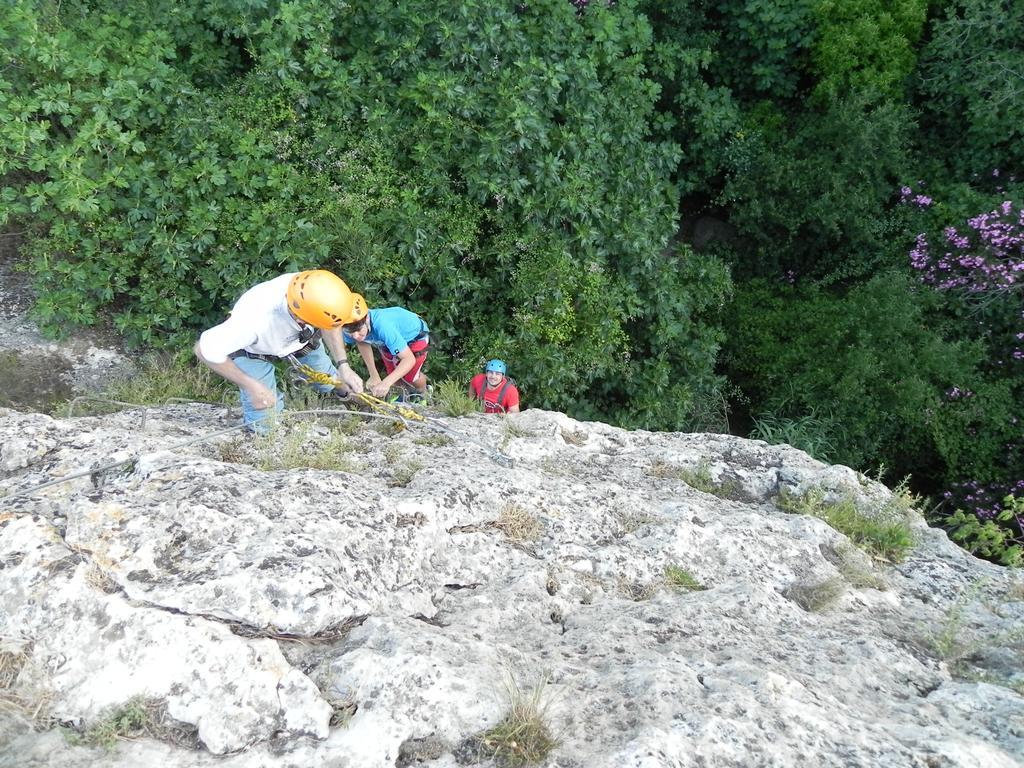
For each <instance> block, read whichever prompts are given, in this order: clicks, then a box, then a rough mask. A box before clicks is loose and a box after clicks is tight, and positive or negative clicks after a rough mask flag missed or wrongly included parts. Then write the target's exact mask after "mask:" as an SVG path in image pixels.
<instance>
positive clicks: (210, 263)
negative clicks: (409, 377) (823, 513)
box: [0, 0, 1024, 562]
mask: <svg viewBox="0 0 1024 768" xmlns="http://www.w3.org/2000/svg"><path fill="white" fill-rule="evenodd" d="M1012 6H1013V3H1011V2H1010V1H1009V0H997V1H996V2H982V0H933V1H932V2H929V1H928V0H844V1H843V2H838V0H657V1H655V0H614V1H612V0H600V1H599V2H593V1H592V2H586V1H585V0H525V2H521V1H514V0H510V1H508V2H493V1H492V2H484V1H483V0H465V2H460V3H458V4H455V5H452V4H447V5H446V4H439V3H431V2H427V1H426V0H407V1H406V2H402V3H372V2H368V1H367V0H316V1H314V0H259V1H257V0H202V2H200V1H199V0H133V1H132V2H120V1H115V2H111V0H104V2H99V0H61V2H57V1H56V0H12V1H11V2H8V3H5V4H3V5H2V6H0V44H2V45H3V51H4V54H3V56H4V66H3V67H2V68H0V228H3V230H4V231H7V232H15V231H17V232H22V233H24V235H25V238H24V239H25V243H26V245H25V249H24V255H25V262H26V264H27V265H28V268H29V269H31V270H32V272H33V276H34V278H35V281H36V288H37V292H38V304H37V308H36V314H37V317H38V319H39V320H40V321H42V322H43V323H44V324H45V325H46V326H48V327H49V328H50V329H52V330H54V331H67V330H69V329H72V328H74V327H75V326H77V325H82V324H92V323H96V322H100V321H104V320H109V321H111V322H113V323H114V324H115V325H116V327H117V328H119V329H120V330H121V331H122V332H123V333H124V334H125V335H126V337H127V338H128V339H129V340H130V341H131V342H132V343H135V344H139V345H144V346H162V345H180V344H183V343H185V342H186V341H187V340H188V339H191V338H193V337H194V335H195V333H196V332H197V331H198V330H199V329H201V328H203V327H204V326H207V325H209V324H210V323H213V322H215V321H216V320H217V319H218V318H219V317H221V316H223V313H224V312H225V311H226V310H227V309H228V308H229V307H230V305H231V303H232V302H233V300H234V298H235V297H236V296H237V295H238V294H239V293H240V292H241V291H242V290H244V289H245V288H246V287H248V286H249V285H251V284H252V283H253V282H255V281H257V280H260V279H264V278H266V277H269V276H272V275H274V274H277V273H280V272H281V271H285V270H293V269H297V268H302V267H311V266H323V267H327V268H331V269H335V270H336V271H337V272H338V273H339V274H341V275H342V276H343V277H345V279H346V280H348V281H349V282H350V283H351V284H352V285H353V286H354V287H356V288H358V289H359V290H361V291H362V292H364V293H365V294H366V295H367V296H368V297H369V299H370V300H371V302H373V303H374V304H376V305H385V304H391V303H401V304H403V305H406V306H409V307H410V308H412V309H414V310H416V311H418V312H420V313H421V314H422V315H423V316H424V317H426V318H427V320H428V321H429V323H430V325H431V329H432V337H433V339H434V345H435V350H436V353H435V354H434V355H433V356H432V358H431V367H432V371H433V374H434V375H435V376H439V377H444V376H451V377H456V378H462V379H464V378H466V377H467V376H468V375H469V374H470V373H471V372H472V371H474V370H476V369H477V367H478V365H479V363H480V362H481V361H482V360H483V359H485V358H487V357H491V356H494V355H499V356H502V357H505V358H507V359H509V360H510V361H511V362H512V363H513V370H514V375H515V376H516V378H517V380H518V381H519V383H520V385H521V388H522V390H523V394H524V397H525V400H526V402H527V403H528V404H529V405H534V406H543V407H550V408H557V409H561V410H565V411H567V412H569V413H571V414H573V415H575V416H578V417H585V418H602V419H606V420H609V421H613V422H616V423H620V424H624V425H630V426H642V427H647V428H655V429H722V428H726V422H725V420H724V418H723V417H724V416H725V415H726V411H727V410H728V411H731V418H730V422H729V424H730V425H731V427H732V429H733V430H736V431H740V432H742V433H745V434H751V433H752V434H755V435H758V436H761V437H764V438H766V439H773V440H786V441H787V442H791V443H793V444H795V445H799V446H800V447H803V448H805V449H807V450H809V451H810V452H812V453H814V454H815V455H818V456H819V457H821V458H825V459H828V460H832V461H842V462H846V463H849V464H851V465H853V466H855V467H858V468H860V469H864V470H868V469H873V468H874V469H877V468H878V467H879V466H880V465H883V464H884V465H885V466H886V467H888V468H889V471H890V472H891V473H892V477H893V479H894V480H895V479H899V478H900V477H902V476H903V475H904V474H907V473H910V474H911V475H912V477H913V481H912V482H914V483H915V484H916V489H917V490H918V491H920V492H925V493H928V494H930V495H932V497H933V498H935V499H936V500H942V505H940V506H939V508H938V511H937V512H936V516H937V519H938V520H939V522H941V523H943V524H945V525H946V526H947V527H949V528H950V529H951V530H952V531H953V532H954V535H956V536H958V537H959V538H960V539H961V540H963V541H964V542H965V544H970V542H974V543H975V545H976V546H975V548H976V549H978V551H979V552H980V553H981V554H983V555H984V556H987V557H991V558H992V559H995V560H1002V561H1003V562H1007V561H1008V560H1007V556H1006V553H1007V552H1011V553H1012V552H1019V549H1013V547H1018V546H1019V545H1021V544H1022V543H1024V542H1022V538H1024V534H1022V531H1021V527H1020V512H1019V509H1020V507H1019V502H1017V501H1016V500H1015V498H1020V497H1021V496H1022V495H1024V456H1022V449H1021V445H1022V444H1024V440H1022V439H1021V437H1022V430H1021V419H1024V407H1022V406H1024V385H1022V384H1021V382H1022V381H1024V376H1022V374H1024V371H1022V365H1024V360H1022V357H1024V335H1022V334H1024V306H1022V303H1024V300H1022V293H1021V287H1020V286H1021V280H1022V279H1024V253H1022V248H1024V245H1022V243H1024V219H1022V218H1021V217H1022V216H1024V214H1022V213H1021V211H1022V207H1024V200H1022V196H1021V190H1022V188H1024V187H1022V184H1021V181H1020V180H1021V179H1022V178H1024V176H1022V174H1024V150H1022V147H1024V141H1022V139H1024V136H1022V133H1021V132H1022V130H1024V128H1022V126H1024V113H1022V111H1021V110H1022V109H1024V106H1022V105H1024V100H1022V99H1020V98H1019V97H1018V94H1019V93H1020V92H1021V89H1022V86H1024V75H1022V74H1021V73H1022V72H1024V50H1022V49H1021V46H1020V42H1019V41H1020V40H1021V39H1022V38H1024V17H1022V16H1021V14H1019V13H1015V12H1014V9H1013V7H1012ZM730 302H731V303H730ZM1013 494H1016V497H1015V496H1013ZM1007 499H1009V501H1007ZM957 509H960V510H962V514H961V515H959V516H958V515H957V514H956V510H957ZM1008 510H1010V511H1009V512H1008ZM971 521H973V524H971ZM993 526H994V528H993ZM979 542H980V543H979Z"/></svg>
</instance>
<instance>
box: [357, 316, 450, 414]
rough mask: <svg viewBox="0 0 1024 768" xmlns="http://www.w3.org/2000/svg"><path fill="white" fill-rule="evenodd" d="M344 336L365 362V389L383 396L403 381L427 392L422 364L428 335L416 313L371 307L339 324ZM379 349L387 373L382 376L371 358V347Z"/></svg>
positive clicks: (424, 359) (428, 342)
mask: <svg viewBox="0 0 1024 768" xmlns="http://www.w3.org/2000/svg"><path fill="white" fill-rule="evenodd" d="M342 330H343V331H344V339H345V342H346V343H348V344H352V343H355V345H356V347H357V348H358V349H359V354H360V355H361V356H362V358H363V362H364V363H366V370H367V372H369V374H370V377H369V378H368V379H367V380H366V388H367V389H368V390H370V394H372V395H374V396H375V397H384V396H386V395H387V393H388V390H389V389H391V387H393V386H394V385H395V384H396V383H398V381H400V380H401V381H405V382H407V383H408V384H409V385H410V386H412V387H413V388H414V389H415V390H416V391H417V392H419V393H420V394H423V393H425V392H426V391H427V376H426V374H425V373H423V363H424V362H426V359H427V348H428V347H429V345H430V335H429V330H430V329H428V328H427V324H426V323H425V322H423V320H421V319H420V317H419V315H417V314H415V313H414V312H410V311H409V310H407V309H404V308H403V307H385V308H384V309H371V310H370V311H369V312H368V313H367V315H366V317H364V318H363V319H362V320H360V321H358V322H354V323H348V324H347V325H344V326H342ZM374 347H377V348H378V349H379V350H380V357H381V360H382V361H383V362H384V368H386V369H387V375H386V376H385V377H384V378H383V379H381V377H380V374H379V373H378V372H377V366H376V365H375V364H374V361H373V348H374Z"/></svg>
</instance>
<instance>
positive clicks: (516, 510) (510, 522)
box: [489, 504, 544, 541]
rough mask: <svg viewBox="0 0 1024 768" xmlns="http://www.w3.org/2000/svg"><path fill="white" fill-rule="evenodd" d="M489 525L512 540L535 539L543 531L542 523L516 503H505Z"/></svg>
mask: <svg viewBox="0 0 1024 768" xmlns="http://www.w3.org/2000/svg"><path fill="white" fill-rule="evenodd" d="M489 525H490V527H491V528H497V529H498V530H499V531H501V532H502V533H503V534H505V536H506V537H507V538H509V539H511V540H512V541H535V540H537V539H539V538H540V537H541V534H543V533H544V524H543V523H542V522H541V521H540V520H538V519H537V517H536V516H534V515H533V514H531V513H530V512H529V511H527V510H526V509H524V508H523V507H521V506H519V505H518V504H506V505H505V506H504V507H502V508H501V512H500V514H499V515H498V519H497V520H494V521H493V522H491V523H489Z"/></svg>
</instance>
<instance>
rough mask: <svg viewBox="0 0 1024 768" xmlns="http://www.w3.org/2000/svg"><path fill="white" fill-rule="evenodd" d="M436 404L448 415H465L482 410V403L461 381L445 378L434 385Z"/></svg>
mask: <svg viewBox="0 0 1024 768" xmlns="http://www.w3.org/2000/svg"><path fill="white" fill-rule="evenodd" d="M433 399H434V405H435V406H436V407H437V408H438V409H440V410H441V412H442V413H444V414H445V415H447V416H465V415H466V414H468V413H477V412H479V411H480V403H479V402H478V401H477V400H476V399H475V398H473V397H471V396H470V394H469V392H467V391H466V387H464V386H463V385H462V384H460V383H459V382H457V381H455V380H453V379H445V380H444V381H439V382H438V383H437V384H435V385H434V396H433Z"/></svg>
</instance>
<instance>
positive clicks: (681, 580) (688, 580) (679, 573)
mask: <svg viewBox="0 0 1024 768" xmlns="http://www.w3.org/2000/svg"><path fill="white" fill-rule="evenodd" d="M665 584H666V585H668V586H669V587H671V588H672V589H678V590H682V591H685V592H693V591H696V590H701V589H706V587H705V586H704V585H703V584H701V583H700V582H699V581H697V579H696V578H694V576H693V574H691V573H690V572H689V571H688V570H686V569H685V568H681V567H679V566H678V565H667V566H665Z"/></svg>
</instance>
